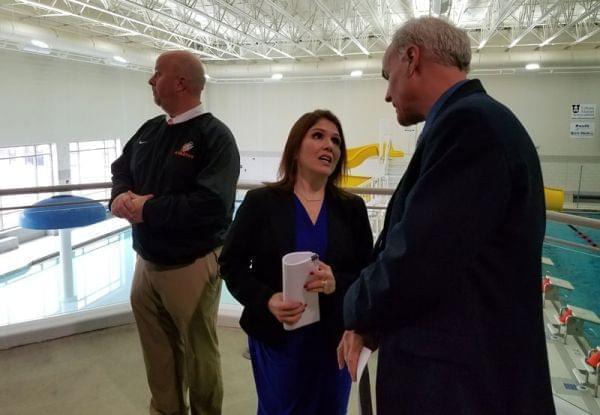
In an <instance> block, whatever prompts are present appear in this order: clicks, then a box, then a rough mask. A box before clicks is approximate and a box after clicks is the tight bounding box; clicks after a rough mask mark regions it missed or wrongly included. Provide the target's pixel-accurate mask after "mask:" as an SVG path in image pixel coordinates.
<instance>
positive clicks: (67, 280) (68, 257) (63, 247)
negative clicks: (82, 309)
mask: <svg viewBox="0 0 600 415" xmlns="http://www.w3.org/2000/svg"><path fill="white" fill-rule="evenodd" d="M58 235H59V236H60V263H61V266H62V274H63V298H62V301H63V302H65V303H67V302H71V301H75V300H77V297H76V296H75V284H74V281H73V250H72V249H71V229H59V230H58Z"/></svg>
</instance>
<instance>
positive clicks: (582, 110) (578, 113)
mask: <svg viewBox="0 0 600 415" xmlns="http://www.w3.org/2000/svg"><path fill="white" fill-rule="evenodd" d="M571 118H576V119H590V118H596V104H571Z"/></svg>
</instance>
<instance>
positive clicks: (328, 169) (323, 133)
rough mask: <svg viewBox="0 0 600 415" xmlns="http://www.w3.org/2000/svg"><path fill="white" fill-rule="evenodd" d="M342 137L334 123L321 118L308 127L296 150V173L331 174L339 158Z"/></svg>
mask: <svg viewBox="0 0 600 415" xmlns="http://www.w3.org/2000/svg"><path fill="white" fill-rule="evenodd" d="M341 144H342V137H341V136H340V133H339V131H338V128H337V127H336V125H335V124H334V123H332V122H331V121H329V120H328V119H326V118H321V119H320V120H319V121H317V122H316V123H315V124H314V125H313V126H312V127H310V128H309V130H308V131H307V133H306V135H305V136H304V138H303V139H302V144H300V151H299V152H298V156H297V160H298V173H301V172H307V173H312V174H317V175H323V176H325V177H329V176H331V173H333V171H334V170H335V166H337V163H338V161H339V159H340V154H341V150H340V145H341Z"/></svg>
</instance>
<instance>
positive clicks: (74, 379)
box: [0, 325, 375, 415]
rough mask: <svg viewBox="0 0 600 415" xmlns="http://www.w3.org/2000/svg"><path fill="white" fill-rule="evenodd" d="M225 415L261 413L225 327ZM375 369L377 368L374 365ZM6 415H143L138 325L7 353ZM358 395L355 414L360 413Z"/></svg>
mask: <svg viewBox="0 0 600 415" xmlns="http://www.w3.org/2000/svg"><path fill="white" fill-rule="evenodd" d="M219 342H220V349H221V355H222V361H223V378H224V388H225V397H224V405H223V414H224V415H242V414H254V413H256V392H255V390H254V383H253V381H252V373H251V368H250V362H249V361H248V360H246V359H244V358H243V357H242V352H243V351H244V349H245V345H246V337H245V335H244V333H243V332H242V331H241V330H240V329H234V328H223V327H222V328H219ZM372 367H375V366H372ZM0 374H1V375H0V414H2V415H33V414H36V415H38V414H61V415H75V414H77V415H81V414H86V415H100V414H102V415H106V414H111V415H134V414H135V415H138V414H146V413H147V409H146V408H147V404H148V399H149V391H148V388H147V386H146V380H145V372H144V363H143V360H142V355H141V350H140V348H139V344H138V338H137V332H136V328H135V326H134V325H125V326H120V327H114V328H110V329H104V330H98V331H94V332H90V333H84V334H80V335H76V336H71V337H65V338H62V339H58V340H54V341H49V342H44V343H37V344H31V345H28V346H23V347H18V348H14V349H10V350H4V351H0ZM356 402H357V397H356V394H355V391H354V390H353V392H352V396H351V401H350V410H349V414H353V415H354V414H358V410H357V405H356Z"/></svg>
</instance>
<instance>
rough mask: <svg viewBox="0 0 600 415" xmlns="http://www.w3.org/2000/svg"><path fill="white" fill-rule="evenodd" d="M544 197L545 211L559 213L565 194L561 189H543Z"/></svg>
mask: <svg viewBox="0 0 600 415" xmlns="http://www.w3.org/2000/svg"><path fill="white" fill-rule="evenodd" d="M544 196H545V199H546V209H548V210H555V211H557V212H560V211H561V210H562V209H563V204H564V203H565V192H564V190H562V189H557V188H554V187H544Z"/></svg>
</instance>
